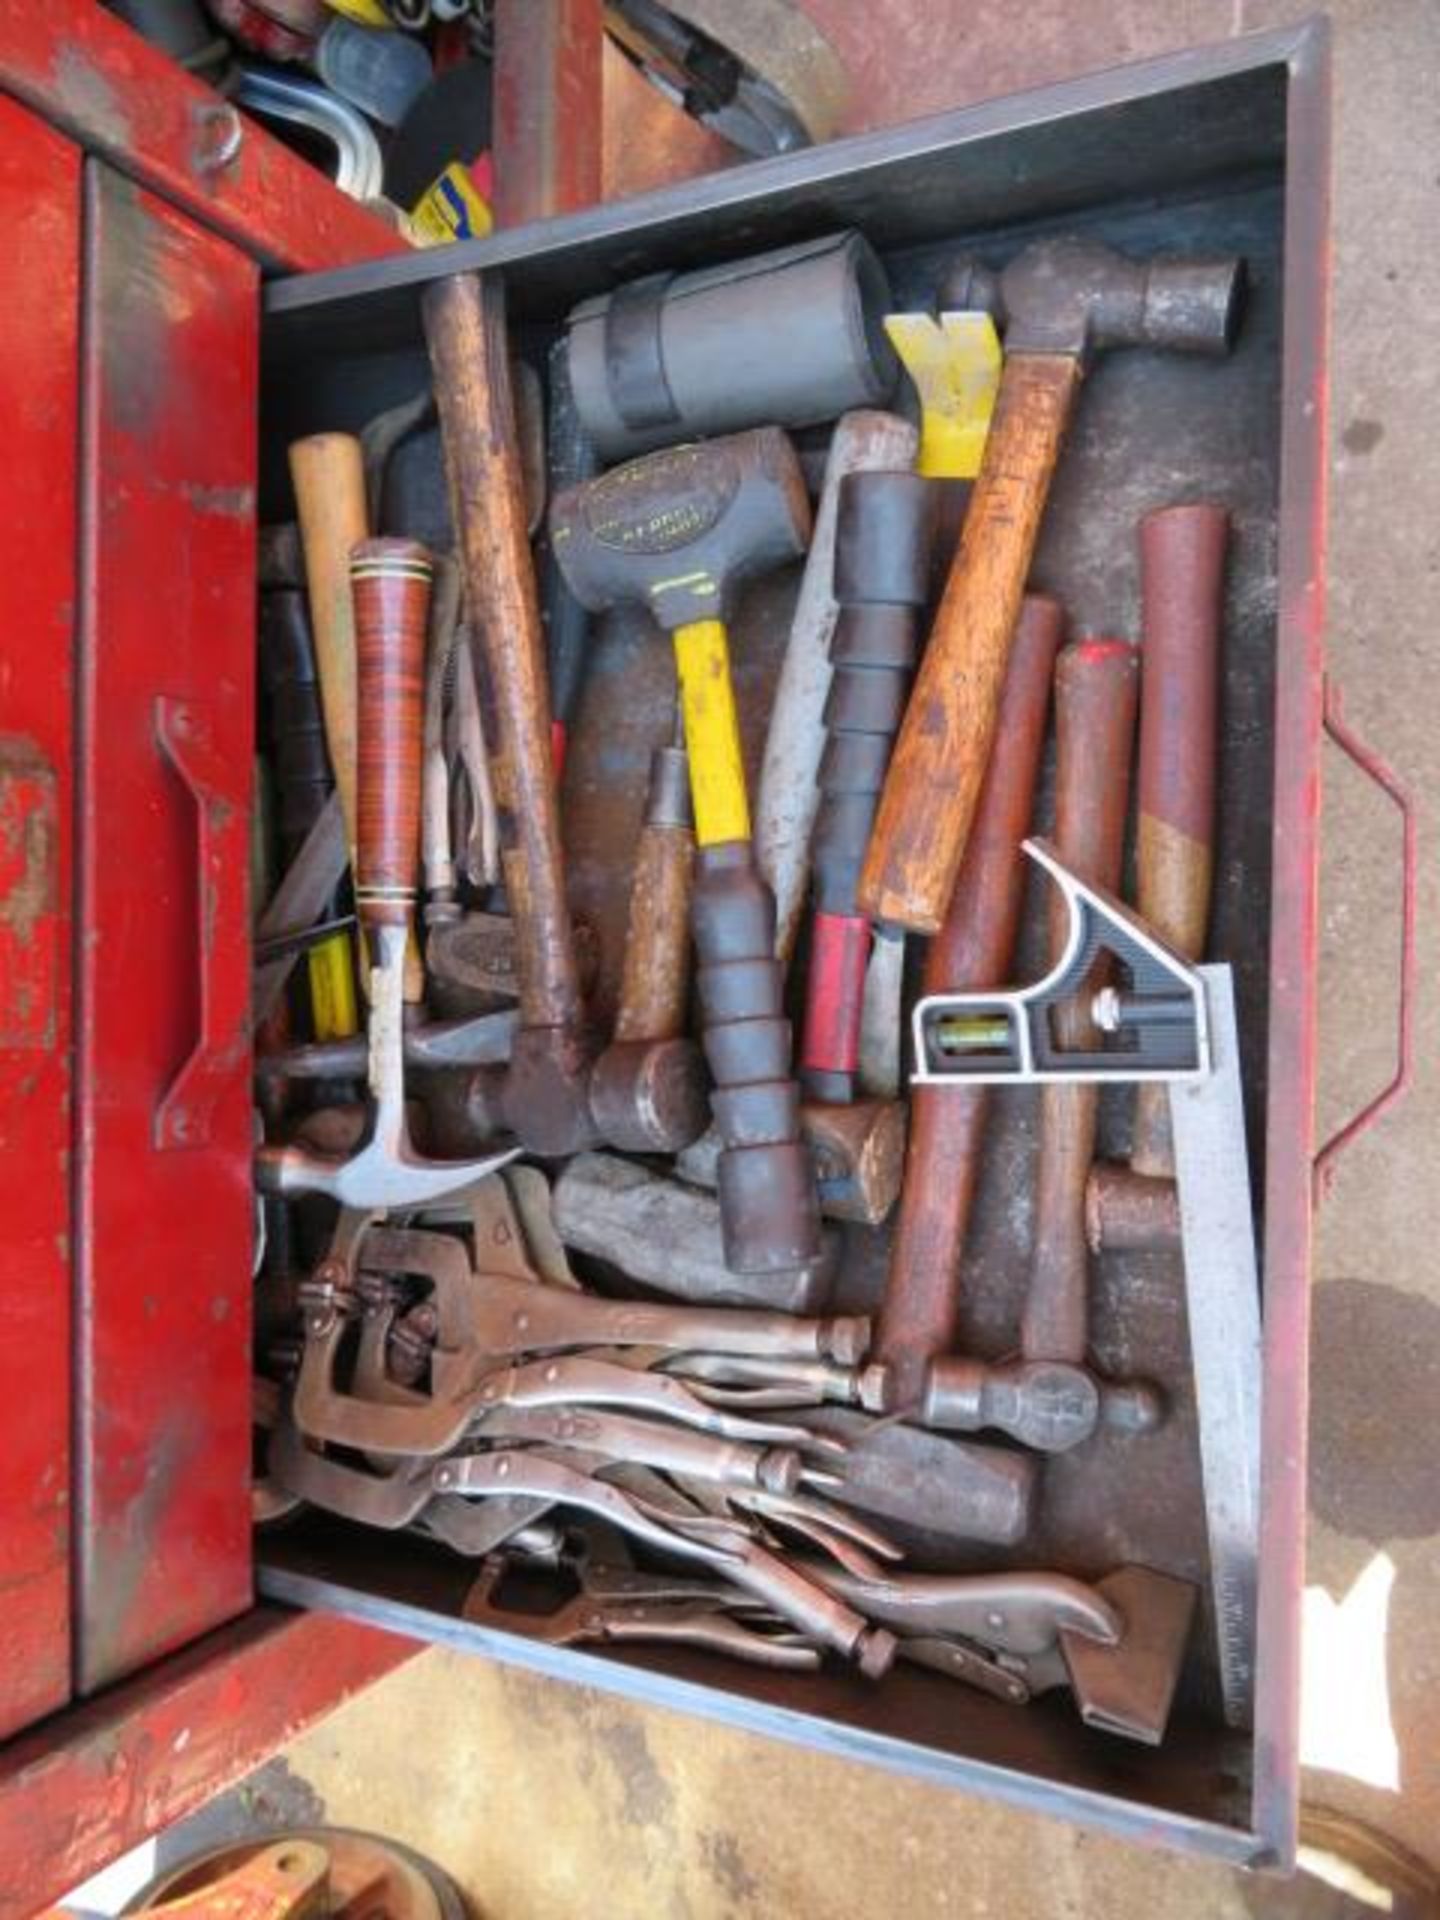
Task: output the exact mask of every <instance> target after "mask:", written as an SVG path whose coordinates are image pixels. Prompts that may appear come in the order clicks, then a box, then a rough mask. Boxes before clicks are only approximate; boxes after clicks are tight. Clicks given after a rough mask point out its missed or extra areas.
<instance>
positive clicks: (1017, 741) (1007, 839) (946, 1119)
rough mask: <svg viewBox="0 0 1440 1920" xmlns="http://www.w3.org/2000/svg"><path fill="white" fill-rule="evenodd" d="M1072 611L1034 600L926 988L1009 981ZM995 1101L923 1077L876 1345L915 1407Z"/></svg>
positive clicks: (903, 1400)
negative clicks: (1025, 843)
mask: <svg viewBox="0 0 1440 1920" xmlns="http://www.w3.org/2000/svg"><path fill="white" fill-rule="evenodd" d="M1063 624H1064V617H1063V615H1062V613H1061V610H1060V606H1059V603H1058V602H1057V601H1055V600H1050V599H1047V598H1044V597H1042V596H1039V595H1032V596H1030V597H1029V598H1027V599H1026V601H1025V602H1024V605H1023V606H1022V608H1021V612H1020V620H1019V624H1018V626H1017V627H1016V630H1015V644H1014V647H1013V649H1012V650H1011V654H1010V662H1009V665H1008V666H1007V668H1006V670H1005V683H1004V686H1003V687H1002V689H1001V693H1000V710H999V734H1000V737H1001V738H1002V739H1003V740H1004V742H1005V751H1004V752H1003V753H997V754H994V755H992V757H991V760H990V765H989V767H988V768H987V770H986V774H985V779H984V782H983V783H982V785H981V788H980V800H979V804H978V806H977V808H976V811H975V822H974V827H973V829H972V831H971V834H970V842H969V845H968V847H967V848H966V852H965V858H964V861H963V862H962V864H961V868H960V874H959V877H958V879H957V880H956V882H955V891H954V892H953V894H952V895H951V896H950V905H949V908H948V910H947V912H946V915H945V921H944V924H943V926H942V927H941V929H940V931H939V933H938V934H937V935H936V936H935V938H934V939H933V940H932V941H931V943H930V948H929V951H928V953H927V954H926V957H925V991H926V992H927V993H945V992H957V993H959V992H965V991H967V990H975V991H979V990H982V989H984V988H986V987H995V986H1000V985H1003V984H1004V981H1005V978H1006V975H1007V974H1008V971H1009V968H1010V964H1011V956H1012V953H1013V950H1014V946H1015V934H1016V929H1017V928H1018V926H1019V921H1020V909H1021V905H1022V903H1023V901H1024V897H1025V861H1024V859H1023V857H1022V855H1021V852H1020V842H1021V841H1022V840H1023V839H1024V837H1025V834H1026V832H1027V831H1028V829H1029V825H1030V811H1031V807H1032V806H1033V804H1034V797H1035V781H1036V776H1037V773H1038V771H1039V765H1040V752H1041V747H1042V745H1043V743H1044V738H1045V716H1046V713H1047V711H1048V710H1049V705H1050V681H1051V675H1052V672H1053V669H1054V664H1055V650H1056V648H1057V647H1058V645H1059V644H1060V634H1061V629H1062V627H1063ZM988 1107H989V1100H988V1090H987V1089H986V1088H983V1087H940V1086H929V1087H916V1088H915V1089H914V1090H913V1093H912V1097H911V1107H910V1140H909V1146H908V1148H907V1151H906V1155H905V1184H904V1186H903V1188H902V1190H901V1196H900V1212H899V1217H898V1219H897V1221H896V1225H895V1236H894V1240H893V1242H892V1245H891V1252H890V1265H889V1268H888V1270H887V1272H886V1276H885V1292H884V1296H883V1298H882V1300H881V1305H880V1320H879V1329H878V1333H877V1336H876V1355H877V1357H878V1358H879V1359H881V1360H883V1361H885V1362H886V1363H887V1364H888V1365H889V1366H890V1368H891V1370H892V1379H891V1385H890V1391H891V1393H892V1394H893V1395H894V1404H895V1405H896V1406H905V1407H908V1406H913V1405H915V1404H916V1403H917V1402H918V1400H919V1396H920V1389H921V1384H922V1381H923V1378H924V1373H925V1369H926V1367H927V1366H928V1364H929V1362H930V1361H931V1360H932V1359H934V1358H935V1357H936V1356H937V1355H939V1354H942V1353H947V1352H949V1350H950V1348H951V1346H952V1345H953V1342H954V1337H955V1321H956V1316H957V1313H958V1310H959V1304H960V1256H961V1254H962V1252H963V1250H964V1245H965V1235H966V1231H967V1229H968V1227H969V1223H970V1211H971V1207H972V1204H973V1202H974V1198H975V1189H976V1184H977V1180H978V1177H979V1171H980V1153H981V1148H982V1145H983V1141H984V1135H985V1118H986V1113H987V1111H988Z"/></svg>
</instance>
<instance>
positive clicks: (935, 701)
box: [859, 354, 1080, 933]
mask: <svg viewBox="0 0 1440 1920" xmlns="http://www.w3.org/2000/svg"><path fill="white" fill-rule="evenodd" d="M1079 380H1080V367H1079V362H1078V360H1076V359H1075V358H1073V357H1072V356H1070V355H1068V354H1017V355H1016V356H1015V357H1014V358H1013V359H1010V360H1008V361H1007V362H1006V365H1005V371H1004V373H1003V375H1002V376H1001V381H1000V392H999V396H998V398H997V400H996V405H995V417H994V420H993V421H992V423H991V427H990V437H989V439H988V440H987V441H986V444H985V457H984V462H983V464H982V466H981V468H980V474H979V477H978V479H977V480H976V482H975V488H974V491H973V493H972V494H971V496H970V505H969V508H968V510H967V512H966V515H965V527H964V532H963V533H962V535H961V539H960V546H959V549H958V551H957V553H956V556H955V561H954V564H953V565H952V567H951V569H950V577H949V579H948V581H947V582H946V586H945V594H944V597H943V599H942V600H941V602H940V610H939V612H938V614H937V615H936V617H935V625H934V628H933V630H932V632H931V635H930V640H929V644H928V645H927V647H926V649H925V653H924V657H923V659H922V661H921V664H920V672H919V674H918V676H917V677H916V681H915V688H914V691H913V693H912V694H911V696H910V704H909V706H908V707H907V708H906V712H905V719H904V721H903V723H902V725H901V728H900V735H899V738H898V740H897V741H896V743H895V751H894V754H893V755H892V756H891V760H890V767H889V771H888V773H887V774H886V778H885V785H884V788H883V790H882V792H881V795H880V806H879V809H878V812H877V814H876V818H875V826H874V830H873V832H872V833H871V836H870V845H869V848H868V850H867V852H866V855H865V864H864V867H863V868H862V870H861V874H860V888H859V900H860V906H861V907H862V909H863V910H864V911H865V912H866V913H868V914H869V915H870V917H871V918H872V919H873V920H878V921H881V922H889V923H892V924H897V925H899V926H902V927H909V928H912V929H913V930H914V931H916V932H918V933H934V932H935V930H936V929H937V928H938V927H939V925H940V922H941V919H942V918H943V916H944V913H945V908H946V905H947V904H948V902H949V899H950V896H951V893H952V891H953V889H954V884H955V876H956V874H957V873H958V872H959V869H960V862H961V860H962V859H963V857H964V853H965V843H966V840H967V839H968V837H969V833H970V827H971V822H972V820H973V818H974V814H975V807H976V803H977V801H978V799H979V795H980V783H981V780H982V779H983V777H984V773H985V767H986V764H987V762H988V760H989V757H990V748H991V743H992V741H993V739H994V737H995V716H996V710H997V707H998V703H999V699H1000V688H1001V685H1002V683H1003V681H1004V677H1005V664H1006V660H1007V658H1008V655H1009V651H1010V643H1011V639H1012V636H1013V634H1014V630H1015V622H1016V619H1017V617H1018V615H1019V612H1020V600H1021V596H1022V594H1023V592H1024V589H1025V578H1026V575H1027V573H1028V572H1029V568H1030V558H1031V555H1032V554H1033V552H1034V550H1035V541H1036V537H1037V535H1038V533H1039V529H1040V518H1041V515H1042V513H1043V512H1044V509H1045V501H1046V497H1047V495H1048V493H1049V491H1050V479H1051V476H1052V474H1053V473H1054V470H1055V463H1056V460H1057V459H1058V458H1059V454H1060V443H1061V440H1062V439H1063V437H1064V433H1065V426H1066V423H1067V421H1068V420H1069V417H1070V409H1071V406H1072V404H1073V402H1074V397H1075V392H1076V389H1077V387H1078V385H1079Z"/></svg>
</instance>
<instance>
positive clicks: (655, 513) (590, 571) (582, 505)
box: [550, 427, 810, 631]
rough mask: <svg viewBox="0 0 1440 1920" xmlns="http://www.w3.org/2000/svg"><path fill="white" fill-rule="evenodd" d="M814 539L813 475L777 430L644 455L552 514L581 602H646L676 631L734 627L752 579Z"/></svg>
mask: <svg viewBox="0 0 1440 1920" xmlns="http://www.w3.org/2000/svg"><path fill="white" fill-rule="evenodd" d="M809 538H810V501H809V496H808V495H807V493H806V491H805V480H804V476H803V474H802V473H801V470H800V462H799V460H798V459H797V457H796V454H795V449H794V447H793V446H792V445H791V444H790V440H789V437H788V435H786V434H785V433H782V432H781V430H780V428H779V427H756V428H754V429H753V430H752V431H751V432H749V433H732V434H728V435H726V436H725V438H723V439H719V440H701V441H696V442H695V443H694V444H693V445H689V446H683V447H667V448H664V449H662V450H661V451H660V452H658V453H648V454H645V455H643V456H642V458H640V459H639V460H631V461H629V462H628V463H627V464H626V465H625V466H623V467H615V468H613V469H612V470H611V471H610V472H609V473H606V474H602V475H601V476H600V477H599V478H598V479H596V480H587V481H586V482H585V483H584V484H583V485H581V486H578V487H570V488H567V489H566V491H565V492H564V493H562V494H560V495H559V496H558V497H557V498H556V500H555V502H554V504H553V506H552V507H551V509H550V541H551V550H552V551H553V553H554V555H555V558H556V561H557V562H558V564H559V567H560V571H561V572H562V573H563V574H564V576H565V582H566V585H567V586H568V587H569V589H570V591H571V592H572V593H573V594H574V596H575V598H576V599H577V600H578V601H579V602H580V603H581V605H582V606H585V607H588V608H589V610H590V611H591V612H592V613H604V612H607V611H608V610H609V609H610V608H611V607H616V606H621V605H624V604H626V603H627V602H634V601H638V602H640V603H641V604H642V605H644V606H647V607H648V608H649V609H650V611H651V612H652V613H653V614H654V616H655V618H656V619H657V620H658V621H659V623H660V625H661V626H662V627H664V628H665V629H666V630H667V631H672V630H673V629H674V628H676V627H682V626H685V625H687V624H688V623H689V622H691V621H694V620H724V619H726V618H727V617H728V614H729V610H730V604H731V601H732V599H733V596H734V593H735V590H736V588H737V587H738V586H739V585H740V583H741V581H742V580H744V579H746V578H747V577H748V576H749V575H751V574H754V573H760V572H762V571H763V570H764V569H765V568H767V567H774V566H779V565H780V564H781V563H782V562H784V561H786V560H794V559H798V557H799V556H800V555H801V554H802V553H803V552H804V551H805V547H806V544H807V543H808V541H809Z"/></svg>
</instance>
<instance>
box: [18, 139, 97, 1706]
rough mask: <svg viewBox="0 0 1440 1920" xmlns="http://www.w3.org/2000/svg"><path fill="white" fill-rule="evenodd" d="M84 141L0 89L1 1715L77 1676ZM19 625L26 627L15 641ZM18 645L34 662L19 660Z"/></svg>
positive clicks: (46, 1697)
mask: <svg viewBox="0 0 1440 1920" xmlns="http://www.w3.org/2000/svg"><path fill="white" fill-rule="evenodd" d="M79 217H80V167H79V155H78V154H77V153H76V152H75V150H74V149H73V148H71V147H69V146H67V145H66V143H65V142H64V141H62V140H60V139H58V138H57V137H56V136H55V135H54V134H53V133H51V132H50V131H49V130H48V129H47V128H45V127H44V126H42V125H41V124H40V123H39V122H38V121H37V120H35V119H34V118H33V117H32V116H31V115H30V114H28V113H25V112H23V111H22V110H21V109H20V108H18V107H16V106H15V105H14V104H13V103H12V102H10V101H0V221H3V223H4V227H5V231H6V233H7V235H8V236H9V238H8V252H9V262H10V271H9V291H8V294H7V308H8V311H7V318H6V349H7V361H8V366H7V382H8V384H9V387H10V391H11V394H12V396H13V406H12V410H11V423H12V433H13V434H14V436H15V439H14V444H13V455H12V461H11V469H10V473H9V476H8V482H7V492H6V502H5V506H6V510H5V513H4V515H3V518H0V626H3V631H4V632H5V633H6V635H7V636H9V637H10V640H11V646H10V648H9V649H7V657H8V666H7V669H6V672H5V699H4V713H5V717H4V732H3V734H0V1258H3V1263H4V1270H5V1276H6V1278H5V1287H4V1292H3V1295H0V1299H3V1305H0V1405H3V1406H4V1407H6V1408H7V1409H11V1408H13V1409H17V1410H18V1409H22V1408H23V1414H21V1416H20V1417H19V1418H15V1417H10V1418H9V1419H8V1420H7V1423H6V1431H5V1444H4V1447H3V1448H0V1460H3V1462H4V1464H3V1466H0V1510H3V1512H4V1514H5V1524H4V1528H3V1546H0V1585H3V1587H4V1590H5V1596H6V1599H5V1605H4V1607H3V1609H0V1619H3V1623H4V1624H3V1630H0V1735H3V1734H5V1733H9V1732H10V1731H12V1730H13V1729H14V1728H15V1727H18V1726H23V1725H24V1724H25V1723H26V1721H28V1720H31V1719H34V1718H35V1717H36V1716H37V1715H39V1714H42V1713H47V1712H49V1711H51V1710H52V1709H54V1708H55V1707H57V1706H59V1705H61V1704H62V1703H63V1702H64V1701H65V1700H66V1699H68V1698H69V1694H70V1568H69V1555H70V1517H69V1510H68V1502H69V1496H70V1485H69V1482H70V1471H69V1469H70V1371H69V1355H70V1314H69V1271H70V1112H69V1109H70V1097H71V1066H70V1043H71V1029H70V968H71V885H72V861H73V851H72V840H71V833H72V829H71V795H70V783H69V780H68V778H67V769H68V766H69V763H70V757H71V753H72V731H71V729H72V701H73V696H74V683H73V678H72V662H71V652H70V649H71V632H70V628H71V618H72V607H73V603H74V595H75V522H74V500H73V493H72V474H73V462H74V435H75V430H76V406H77V388H78V365H79V360H78V328H79V311H80V309H79V281H80V244H79ZM21 635H23V636H24V640H23V643H22V644H21V645H19V646H17V645H15V644H14V643H15V642H16V641H18V640H19V637H20V636H21ZM21 653H23V654H24V655H25V656H27V657H28V658H29V659H31V660H33V661H34V663H35V670H34V671H31V672H23V671H18V670H17V667H18V656H19V655H20V654H21Z"/></svg>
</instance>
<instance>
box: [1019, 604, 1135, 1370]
mask: <svg viewBox="0 0 1440 1920" xmlns="http://www.w3.org/2000/svg"><path fill="white" fill-rule="evenodd" d="M1139 681H1140V661H1139V656H1138V654H1137V653H1136V651H1135V649H1134V647H1132V646H1129V645H1128V644H1127V643H1126V642H1125V641H1123V640H1108V639H1106V640H1078V641H1076V642H1075V644H1074V645H1073V646H1069V647H1066V648H1065V650H1064V651H1063V652H1062V654H1061V655H1060V659H1059V663H1058V665H1057V667H1056V670H1055V741H1056V752H1055V842H1056V847H1057V849H1058V852H1059V855H1060V858H1061V859H1062V860H1063V861H1064V863H1065V865H1066V866H1067V867H1069V868H1070V870H1071V871H1072V872H1073V873H1078V874H1079V875H1080V877H1081V878H1082V879H1084V880H1088V881H1090V882H1091V883H1092V884H1093V885H1095V886H1099V887H1104V888H1105V889H1106V890H1107V891H1109V892H1111V893H1118V892H1119V890H1120V868H1121V861H1122V856H1123V852H1124V843H1125V810H1126V805H1127V802H1128V799H1129V794H1130V765H1131V754H1132V751H1133V745H1134V738H1135V708H1136V700H1137V696H1138V693H1139ZM1069 925H1070V922H1069V915H1068V912H1067V908H1066V903H1065V901H1064V899H1063V898H1061V897H1060V896H1059V895H1058V894H1057V895H1056V896H1055V897H1054V898H1053V899H1052V901H1051V903H1050V957H1051V962H1052V964H1054V963H1055V962H1056V961H1057V960H1058V959H1059V957H1060V955H1061V953H1062V952H1063V950H1064V947H1065V944H1066V937H1067V934H1068V932H1069ZM1103 983H1104V981H1103V974H1102V972H1101V971H1100V970H1099V969H1096V970H1092V972H1091V973H1090V974H1089V975H1088V976H1087V978H1086V981H1085V984H1084V987H1083V988H1082V989H1081V991H1080V992H1079V993H1078V994H1076V995H1075V996H1074V998H1073V999H1071V1000H1068V1001H1066V1002H1064V1003H1063V1004H1062V1005H1060V1006H1059V1007H1057V1008H1056V1009H1055V1014H1054V1022H1055V1029H1056V1039H1057V1041H1058V1043H1059V1044H1060V1045H1061V1046H1062V1047H1066V1046H1068V1047H1080V1046H1086V1045H1093V1044H1095V1043H1096V1040H1097V1039H1098V1036H1097V1034H1096V1031H1095V1028H1094V1024H1093V1022H1092V1020H1091V1015H1090V1005H1091V1000H1092V997H1093V995H1094V993H1095V991H1096V989H1097V988H1098V987H1100V986H1101V985H1103ZM1098 1101H1099V1088H1098V1087H1096V1086H1094V1085H1079V1086H1077V1085H1074V1084H1069V1085H1066V1084H1053V1083H1052V1084H1049V1085H1046V1086H1042V1088H1041V1089H1040V1102H1041V1104H1040V1166H1039V1174H1038V1177H1037V1183H1036V1185H1037V1191H1036V1197H1035V1236H1034V1242H1033V1246H1032V1250H1031V1261H1030V1284H1029V1291H1028V1293H1027V1296H1026V1301H1025V1311H1024V1315H1023V1317H1022V1320H1021V1324H1020V1349H1021V1353H1022V1355H1023V1357H1024V1358H1025V1359H1027V1360H1065V1361H1069V1362H1071V1363H1072V1364H1074V1365H1076V1366H1078V1365H1080V1364H1081V1363H1082V1362H1083V1361H1084V1359H1085V1356H1086V1350H1087V1347H1088V1344H1089V1342H1088V1322H1089V1316H1088V1312H1087V1307H1088V1299H1087V1296H1088V1291H1089V1249H1088V1247H1087V1245H1086V1240H1085V1182H1086V1179H1087V1177H1088V1175H1089V1172H1090V1163H1091V1162H1092V1161H1093V1159H1094V1158H1095V1120H1096V1113H1097V1108H1098Z"/></svg>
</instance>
